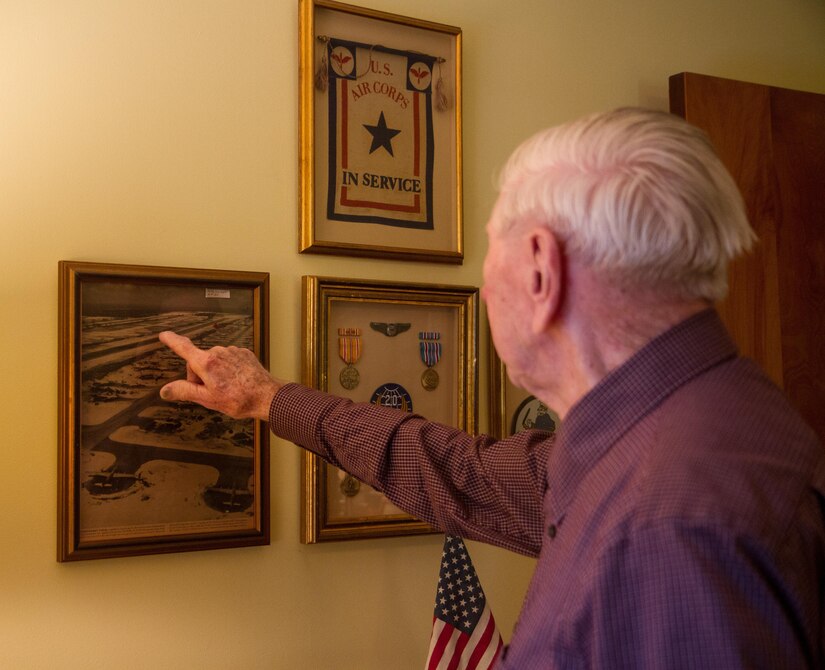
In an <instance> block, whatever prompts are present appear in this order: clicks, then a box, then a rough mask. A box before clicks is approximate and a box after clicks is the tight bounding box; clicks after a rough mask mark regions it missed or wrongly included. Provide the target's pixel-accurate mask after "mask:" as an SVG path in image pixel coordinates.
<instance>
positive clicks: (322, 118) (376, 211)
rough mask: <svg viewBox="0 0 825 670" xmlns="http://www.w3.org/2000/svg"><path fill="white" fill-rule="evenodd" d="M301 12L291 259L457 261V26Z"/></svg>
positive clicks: (310, 7)
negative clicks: (297, 255) (295, 250)
mask: <svg viewBox="0 0 825 670" xmlns="http://www.w3.org/2000/svg"><path fill="white" fill-rule="evenodd" d="M299 12H300V50H301V54H300V63H301V66H300V124H301V146H300V164H301V188H300V193H301V196H300V197H301V205H300V210H301V224H300V251H301V252H302V253H319V254H338V255H345V256H367V257H377V258H395V259H401V260H409V261H431V262H441V263H462V262H463V258H464V252H463V221H462V216H463V214H462V212H463V204H462V165H461V35H462V34H461V29H460V28H456V27H454V26H447V25H443V24H438V23H432V22H429V21H423V20H419V19H413V18H408V17H404V16H398V15H395V14H387V13H384V12H379V11H376V10H372V9H366V8H362V7H356V6H353V5H348V4H343V3H339V2H333V1H331V0H300V6H299Z"/></svg>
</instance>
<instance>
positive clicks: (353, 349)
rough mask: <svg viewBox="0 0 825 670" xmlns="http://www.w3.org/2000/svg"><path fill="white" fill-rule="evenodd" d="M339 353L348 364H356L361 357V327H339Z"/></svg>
mask: <svg viewBox="0 0 825 670" xmlns="http://www.w3.org/2000/svg"><path fill="white" fill-rule="evenodd" d="M338 355H339V356H340V357H341V360H343V361H344V363H346V364H347V365H354V364H355V363H357V362H358V359H359V358H361V329H360V328H339V329H338Z"/></svg>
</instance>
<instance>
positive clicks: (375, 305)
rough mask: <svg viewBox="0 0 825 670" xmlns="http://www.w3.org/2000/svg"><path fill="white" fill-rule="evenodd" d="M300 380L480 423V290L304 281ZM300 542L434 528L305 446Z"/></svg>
mask: <svg viewBox="0 0 825 670" xmlns="http://www.w3.org/2000/svg"><path fill="white" fill-rule="evenodd" d="M303 294H304V298H303V323H304V338H303V341H304V344H303V381H304V384H305V385H307V386H311V387H314V388H317V389H320V390H322V391H328V392H332V393H335V394H336V395H340V396H342V397H346V398H350V399H351V400H353V401H356V402H375V403H377V404H383V405H392V406H395V407H398V408H399V409H402V410H407V411H415V412H416V413H418V414H422V415H423V416H425V417H427V418H428V419H431V420H433V421H438V422H440V423H446V424H449V425H453V426H456V427H457V428H460V429H462V430H466V431H468V432H475V431H476V428H477V405H478V377H477V334H478V289H477V288H474V287H468V286H444V285H431V284H412V283H398V282H394V283H382V282H373V281H362V280H354V279H336V278H329V277H315V276H305V277H304V278H303ZM302 459H303V472H304V475H303V484H302V498H303V500H302V503H303V517H302V524H301V541H302V542H303V543H305V544H312V543H316V542H326V541H332V540H352V539H360V538H374V537H388V536H397V535H413V534H421V533H430V532H434V531H433V529H432V528H431V527H430V526H429V525H428V524H426V523H424V522H422V521H420V520H418V519H415V518H414V517H412V516H410V515H408V514H406V513H404V512H403V511H401V510H400V509H398V508H396V507H395V506H394V505H393V504H392V503H390V502H389V501H388V500H387V499H386V498H385V497H384V496H383V495H382V494H381V493H378V492H377V491H375V490H374V489H372V488H371V487H368V486H367V485H365V484H362V483H361V482H358V481H357V480H355V479H354V478H353V477H351V476H350V475H347V474H345V473H344V472H343V471H342V470H340V469H338V468H336V467H334V466H332V465H329V464H327V463H326V462H324V461H323V459H321V458H320V457H318V456H316V455H315V454H312V453H310V452H304V453H303V455H302Z"/></svg>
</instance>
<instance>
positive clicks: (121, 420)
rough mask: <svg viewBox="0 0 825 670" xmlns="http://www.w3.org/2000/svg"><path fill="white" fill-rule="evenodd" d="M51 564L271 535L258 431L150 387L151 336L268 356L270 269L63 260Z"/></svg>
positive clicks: (159, 374) (153, 364) (163, 376)
mask: <svg viewBox="0 0 825 670" xmlns="http://www.w3.org/2000/svg"><path fill="white" fill-rule="evenodd" d="M59 272H60V290H59V292H60V314H59V317H60V318H59V329H60V340H59V342H60V348H59V351H58V365H59V432H58V437H59V472H58V538H57V539H58V543H57V544H58V546H57V556H58V560H59V561H76V560H82V559H91V558H111V557H115V556H132V555H137V554H157V553H167V552H176V551H193V550H197V549H219V548H224V547H239V546H249V545H260V544H269V466H268V461H269V451H268V449H269V442H268V440H269V432H268V430H267V429H266V426H265V425H264V424H263V423H262V422H260V421H254V420H252V419H247V420H235V419H231V418H229V417H227V416H224V415H222V414H219V413H218V412H213V411H211V410H207V409H204V408H202V407H200V406H198V405H194V404H192V403H174V402H166V401H164V400H162V399H161V398H160V395H159V393H160V388H161V387H162V386H163V385H164V384H166V383H167V382H169V381H172V380H174V379H179V378H184V377H185V376H186V364H185V362H184V361H182V360H181V359H180V358H178V357H177V356H176V355H175V354H174V353H172V352H171V351H170V350H169V349H167V348H166V347H165V346H164V345H163V344H162V343H161V342H160V341H159V340H158V333H160V332H161V331H164V330H174V331H176V332H178V333H180V334H183V335H186V336H187V337H189V338H190V339H191V340H192V341H193V342H194V343H195V345H196V346H198V347H201V348H204V349H206V348H209V347H212V346H216V345H223V346H229V345H236V346H239V347H245V348H248V349H251V350H252V351H253V352H255V354H256V355H257V356H258V358H259V360H260V361H261V362H262V363H263V364H264V365H266V364H267V360H268V355H267V352H268V342H269V332H268V330H269V320H268V315H269V275H268V274H267V273H263V272H239V271H229V270H194V269H181V268H168V267H150V266H143V265H113V264H104V263H83V262H75V261H62V262H61V263H60V264H59Z"/></svg>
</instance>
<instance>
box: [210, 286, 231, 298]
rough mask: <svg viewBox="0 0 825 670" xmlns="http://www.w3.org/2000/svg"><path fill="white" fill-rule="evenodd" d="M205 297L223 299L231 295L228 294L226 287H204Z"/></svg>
mask: <svg viewBox="0 0 825 670" xmlns="http://www.w3.org/2000/svg"><path fill="white" fill-rule="evenodd" d="M206 297H207V298H222V299H224V300H229V298H230V297H231V296H230V295H229V289H228V288H208V289H206Z"/></svg>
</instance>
